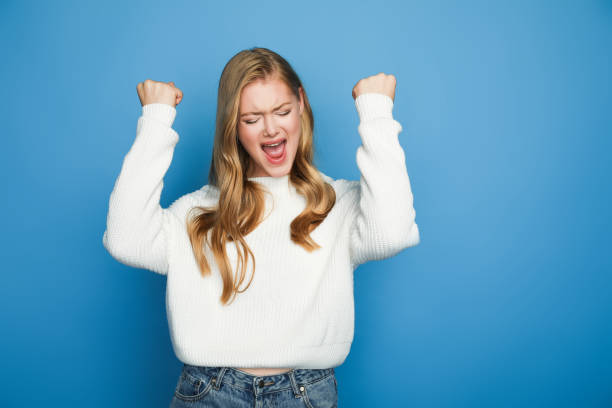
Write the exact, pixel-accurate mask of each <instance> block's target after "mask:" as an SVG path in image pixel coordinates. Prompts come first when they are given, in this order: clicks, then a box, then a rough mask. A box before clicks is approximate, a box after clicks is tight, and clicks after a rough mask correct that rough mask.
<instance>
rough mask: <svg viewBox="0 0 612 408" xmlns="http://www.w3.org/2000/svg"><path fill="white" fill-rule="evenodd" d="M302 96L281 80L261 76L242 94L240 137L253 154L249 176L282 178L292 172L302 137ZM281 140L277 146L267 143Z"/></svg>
mask: <svg viewBox="0 0 612 408" xmlns="http://www.w3.org/2000/svg"><path fill="white" fill-rule="evenodd" d="M299 92H300V98H299V100H298V98H296V96H295V95H294V94H293V93H292V92H291V90H290V89H289V87H288V86H287V85H286V84H285V83H284V82H283V81H281V80H280V79H277V78H276V77H271V78H267V79H258V80H256V81H255V82H252V83H250V84H248V85H247V86H245V87H244V88H243V89H242V93H241V94H240V108H239V112H238V115H239V124H238V139H239V140H240V143H241V144H242V146H243V147H244V149H245V150H246V151H247V152H248V153H249V156H250V157H251V164H252V167H251V173H250V174H248V175H247V177H261V176H272V177H280V176H284V175H287V174H289V172H290V171H291V167H292V165H293V159H294V158H295V153H296V151H297V148H298V143H299V141H300V137H301V126H300V117H301V116H300V115H301V114H302V110H303V109H304V98H303V96H302V95H303V94H302V88H300V90H299ZM276 142H281V144H280V145H278V146H277V147H264V145H269V144H275V143H276Z"/></svg>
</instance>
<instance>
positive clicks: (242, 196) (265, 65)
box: [187, 47, 336, 305]
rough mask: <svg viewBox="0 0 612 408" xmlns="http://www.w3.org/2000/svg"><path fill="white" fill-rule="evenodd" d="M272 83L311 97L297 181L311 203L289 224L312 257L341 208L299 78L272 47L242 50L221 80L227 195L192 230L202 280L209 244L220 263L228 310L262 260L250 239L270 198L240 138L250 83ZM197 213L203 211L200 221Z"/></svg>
mask: <svg viewBox="0 0 612 408" xmlns="http://www.w3.org/2000/svg"><path fill="white" fill-rule="evenodd" d="M270 77H276V78H278V79H280V80H282V81H283V82H284V83H285V84H286V85H287V86H288V87H289V89H290V90H291V91H292V93H293V94H294V95H295V96H296V97H297V98H298V100H299V98H300V88H301V91H302V96H303V99H304V101H303V102H304V109H303V111H302V115H301V117H300V122H301V125H300V131H301V137H300V141H299V144H298V148H297V152H296V155H295V159H294V162H293V165H292V167H291V170H290V174H289V181H290V183H291V184H292V185H293V186H294V187H295V189H296V191H297V192H298V193H299V194H301V195H302V196H303V197H304V198H305V201H306V207H305V208H304V210H303V211H302V212H301V213H300V214H299V215H298V216H297V217H295V218H294V219H293V221H292V222H291V224H290V226H289V228H290V233H291V234H290V235H291V240H292V241H293V242H294V243H296V244H298V245H300V246H302V247H303V248H304V249H305V250H306V251H308V252H312V251H314V250H316V249H318V248H320V245H319V244H317V243H316V242H315V241H314V240H313V239H312V238H311V237H310V233H311V232H312V231H313V230H314V229H315V228H316V227H317V226H318V225H319V224H320V223H321V222H323V220H324V219H325V217H327V214H328V213H329V212H330V211H331V209H332V208H333V206H334V204H335V202H336V194H335V192H334V189H333V187H332V186H331V185H330V184H329V183H327V182H326V181H325V180H323V178H322V177H321V175H320V174H319V172H318V170H317V168H316V166H315V165H314V163H313V158H314V143H313V129H314V118H313V115H312V109H311V108H310V103H309V102H308V97H307V95H306V91H305V90H304V88H303V86H302V83H301V81H300V79H299V77H298V76H297V74H296V73H295V71H294V70H293V68H292V67H291V65H289V63H288V62H287V61H286V60H285V59H284V58H283V57H281V56H280V55H278V54H277V53H275V52H273V51H271V50H269V49H267V48H260V47H253V48H250V49H247V50H242V51H240V52H238V53H237V54H236V55H234V56H233V57H232V58H231V59H230V60H229V61H228V63H227V64H226V65H225V67H224V69H223V72H222V74H221V78H220V79H219V90H218V97H217V116H216V125H215V139H214V145H213V154H212V162H211V166H210V171H209V175H208V182H209V184H210V185H212V186H215V187H216V188H217V189H218V190H219V201H218V203H216V206H214V207H193V208H191V210H190V217H188V220H187V232H188V235H189V239H190V241H191V246H192V248H193V252H194V255H195V259H196V261H197V263H198V266H199V268H200V273H201V275H202V276H203V277H205V276H207V275H210V274H211V268H210V265H209V263H208V260H207V259H206V256H205V251H204V245H208V247H209V248H210V250H211V252H212V254H213V256H214V259H215V262H216V264H217V265H218V268H219V271H220V274H221V278H222V280H223V292H222V294H221V303H222V304H223V305H228V304H230V303H231V302H233V300H234V299H235V297H236V295H237V294H238V293H241V292H244V291H246V289H247V288H248V287H249V286H250V285H251V282H252V280H253V276H254V273H255V256H254V255H253V252H252V251H251V249H250V248H249V246H248V245H247V243H246V241H245V239H244V236H245V235H247V234H248V233H249V232H251V231H253V230H254V229H255V228H256V227H257V226H258V225H259V223H261V222H262V221H263V216H264V210H265V198H264V194H265V193H266V192H267V191H266V190H265V188H264V187H262V186H261V185H259V184H258V183H256V182H253V181H250V180H248V177H249V176H248V170H249V167H250V166H251V159H250V156H249V154H248V152H247V151H246V150H245V149H244V147H243V146H242V144H241V143H240V141H239V139H238V123H239V118H238V115H239V106H240V95H241V92H242V90H243V89H244V87H245V86H247V85H248V84H250V83H252V82H254V81H256V80H258V79H268V78H270ZM191 211H194V212H195V215H193V217H191ZM229 242H234V244H235V246H236V253H237V265H236V266H237V268H236V269H237V270H239V271H240V276H234V274H233V271H232V268H231V265H230V261H229V259H228V257H227V253H226V245H227V244H228V243H229ZM249 256H250V257H251V259H252V260H253V274H252V275H251V279H250V280H249V283H248V284H247V286H246V287H245V288H244V289H239V287H240V285H241V284H242V283H243V282H244V280H245V275H246V269H247V268H246V267H247V261H248V257H249Z"/></svg>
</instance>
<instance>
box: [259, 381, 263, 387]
mask: <svg viewBox="0 0 612 408" xmlns="http://www.w3.org/2000/svg"><path fill="white" fill-rule="evenodd" d="M263 386H264V380H259V388H263Z"/></svg>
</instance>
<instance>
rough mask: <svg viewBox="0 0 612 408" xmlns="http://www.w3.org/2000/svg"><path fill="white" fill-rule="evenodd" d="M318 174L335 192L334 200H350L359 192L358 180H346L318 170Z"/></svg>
mask: <svg viewBox="0 0 612 408" xmlns="http://www.w3.org/2000/svg"><path fill="white" fill-rule="evenodd" d="M319 174H321V177H323V180H325V181H326V182H328V183H329V184H330V185H331V186H332V187H333V188H334V191H335V192H336V201H339V200H346V199H348V200H349V201H350V200H351V199H353V198H355V197H356V196H357V195H358V194H359V185H360V184H359V180H346V179H342V178H338V179H334V178H331V177H329V176H328V175H327V174H325V173H323V172H322V171H320V170H319Z"/></svg>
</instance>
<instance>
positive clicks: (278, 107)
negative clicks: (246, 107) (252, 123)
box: [240, 102, 291, 117]
mask: <svg viewBox="0 0 612 408" xmlns="http://www.w3.org/2000/svg"><path fill="white" fill-rule="evenodd" d="M290 103H291V102H283V103H281V104H280V105H278V106H277V107H276V108H274V109H272V110H273V111H275V110H277V109H280V108H282V107H283V106H285V105H287V104H290ZM258 113H262V112H245V113H241V114H240V117H243V116H246V115H257V114H258Z"/></svg>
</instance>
